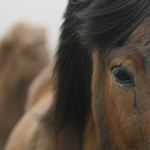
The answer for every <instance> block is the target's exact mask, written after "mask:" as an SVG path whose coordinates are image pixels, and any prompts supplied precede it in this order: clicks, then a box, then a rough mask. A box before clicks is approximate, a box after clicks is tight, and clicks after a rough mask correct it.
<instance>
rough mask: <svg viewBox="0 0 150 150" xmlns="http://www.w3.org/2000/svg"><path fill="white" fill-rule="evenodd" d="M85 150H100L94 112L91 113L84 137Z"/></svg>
mask: <svg viewBox="0 0 150 150" xmlns="http://www.w3.org/2000/svg"><path fill="white" fill-rule="evenodd" d="M83 143H84V144H83V150H99V144H98V138H97V135H96V130H95V124H94V119H93V115H92V111H90V112H89V115H88V118H87V122H86V126H85V131H84V135H83Z"/></svg>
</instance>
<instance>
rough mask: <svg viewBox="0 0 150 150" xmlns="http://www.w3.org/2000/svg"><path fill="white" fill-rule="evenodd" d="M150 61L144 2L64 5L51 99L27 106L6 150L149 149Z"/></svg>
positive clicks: (94, 0) (149, 12) (84, 0)
mask: <svg viewBox="0 0 150 150" xmlns="http://www.w3.org/2000/svg"><path fill="white" fill-rule="evenodd" d="M149 61H150V1H149V0H132V1H131V0H69V2H68V5H67V8H66V12H65V15H64V22H63V25H62V28H61V35H60V41H59V45H58V49H57V53H56V60H55V63H54V64H53V65H52V66H51V69H52V72H53V75H50V77H49V80H51V83H50V84H51V85H50V86H51V90H49V95H51V96H50V98H49V100H48V99H39V100H37V101H36V102H31V101H30V104H31V107H30V105H29V107H28V111H27V112H26V113H25V114H24V116H23V117H22V118H21V120H20V121H19V123H18V124H17V126H16V127H15V128H14V130H13V132H12V133H11V135H10V137H9V140H8V142H7V145H6V147H5V150H20V149H22V150H23V149H26V150H33V149H34V150H149V149H150V100H149V97H150V92H149V87H150V63H149ZM36 114H37V115H36Z"/></svg>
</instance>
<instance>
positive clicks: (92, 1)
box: [54, 0, 150, 129]
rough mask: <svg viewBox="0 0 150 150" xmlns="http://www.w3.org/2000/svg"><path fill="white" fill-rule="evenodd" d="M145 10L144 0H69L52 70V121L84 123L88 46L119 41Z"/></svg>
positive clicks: (59, 124) (89, 73) (88, 84)
mask: <svg viewBox="0 0 150 150" xmlns="http://www.w3.org/2000/svg"><path fill="white" fill-rule="evenodd" d="M149 12H150V2H149V1H148V0H70V1H69V3H68V6H67V9H66V13H65V15H64V18H65V21H64V23H63V25H62V33H61V36H60V42H59V47H58V51H57V55H56V58H57V61H56V65H55V72H54V74H55V75H56V79H57V92H56V106H55V119H54V123H55V126H56V127H58V129H62V128H63V127H64V126H78V127H79V128H83V127H84V123H85V119H86V115H87V112H88V110H89V107H90V104H91V76H92V60H91V54H90V53H89V51H88V50H89V49H90V50H91V51H92V49H93V48H95V47H97V48H98V49H100V50H102V49H103V50H105V49H106V48H108V47H116V46H118V45H121V44H123V43H124V42H125V40H126V39H127V38H128V37H129V35H130V34H131V33H132V32H133V30H134V29H135V28H136V27H137V25H138V24H139V23H140V22H141V21H142V20H143V19H144V18H145V17H146V16H147V15H148V14H149ZM87 49H88V50H87Z"/></svg>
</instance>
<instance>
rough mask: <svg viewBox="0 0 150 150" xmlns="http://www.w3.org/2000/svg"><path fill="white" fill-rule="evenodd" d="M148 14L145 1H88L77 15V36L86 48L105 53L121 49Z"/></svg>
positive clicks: (147, 3)
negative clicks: (109, 50) (107, 49)
mask: <svg viewBox="0 0 150 150" xmlns="http://www.w3.org/2000/svg"><path fill="white" fill-rule="evenodd" d="M149 13H150V1H149V0H92V3H91V5H90V6H89V7H87V8H86V9H84V10H83V11H81V12H79V13H78V16H79V18H80V19H81V20H83V24H82V27H81V29H80V30H79V34H80V36H81V39H82V42H84V44H85V45H86V46H87V47H90V48H91V49H93V48H98V49H101V50H102V49H104V50H105V49H106V48H108V47H109V48H113V47H116V46H119V45H122V44H123V43H124V42H125V41H126V40H127V38H128V37H129V36H130V34H131V33H132V32H133V30H134V29H135V28H136V27H137V25H138V24H139V23H141V21H142V20H143V19H144V18H145V17H146V16H147V15H148V14H149Z"/></svg>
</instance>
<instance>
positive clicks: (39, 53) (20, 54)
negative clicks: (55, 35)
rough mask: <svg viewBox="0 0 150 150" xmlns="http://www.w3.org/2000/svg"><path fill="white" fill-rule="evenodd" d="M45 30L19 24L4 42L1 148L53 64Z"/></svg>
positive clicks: (0, 83)
mask: <svg viewBox="0 0 150 150" xmlns="http://www.w3.org/2000/svg"><path fill="white" fill-rule="evenodd" d="M47 55H48V52H47V49H46V39H45V31H44V28H43V27H40V26H35V25H32V24H30V23H27V22H18V23H17V24H15V25H14V26H13V27H12V29H11V30H10V31H9V32H8V33H7V34H5V36H4V37H3V38H2V40H1V42H0V120H1V121H0V149H2V147H3V146H4V144H5V142H6V139H7V137H8V135H9V133H10V131H11V130H12V128H13V127H14V125H15V124H16V122H17V121H18V120H19V118H20V117H21V116H22V114H23V112H24V105H25V101H26V95H27V88H28V86H29V85H30V83H31V81H32V80H33V78H34V77H35V76H36V75H37V74H38V73H39V72H40V70H41V69H42V68H43V67H44V66H46V65H47V64H48V63H49V58H48V56H47Z"/></svg>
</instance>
